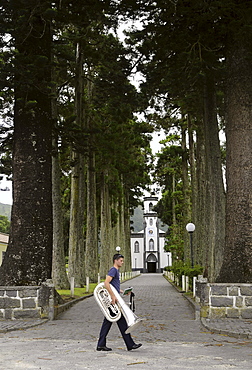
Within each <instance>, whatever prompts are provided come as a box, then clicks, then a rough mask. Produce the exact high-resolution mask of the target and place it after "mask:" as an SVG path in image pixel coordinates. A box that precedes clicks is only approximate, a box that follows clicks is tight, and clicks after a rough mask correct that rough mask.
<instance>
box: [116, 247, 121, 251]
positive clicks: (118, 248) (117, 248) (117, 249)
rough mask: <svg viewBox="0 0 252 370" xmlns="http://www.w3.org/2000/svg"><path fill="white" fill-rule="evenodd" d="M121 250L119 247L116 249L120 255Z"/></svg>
mask: <svg viewBox="0 0 252 370" xmlns="http://www.w3.org/2000/svg"><path fill="white" fill-rule="evenodd" d="M120 250H121V248H120V247H119V245H118V246H117V247H116V251H117V253H119V252H120Z"/></svg>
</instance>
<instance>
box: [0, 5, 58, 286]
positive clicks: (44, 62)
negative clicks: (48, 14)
mask: <svg viewBox="0 0 252 370" xmlns="http://www.w3.org/2000/svg"><path fill="white" fill-rule="evenodd" d="M18 3H20V4H16V3H15V8H16V9H18V10H17V13H18V14H17V19H16V20H17V22H16V30H15V32H16V35H15V36H16V37H15V42H16V50H17V52H16V60H15V65H16V74H15V105H14V150H13V207H12V216H11V231H10V242H9V246H8V248H7V251H6V255H5V258H4V261H3V264H2V267H1V269H0V284H1V285H37V284H40V283H41V282H42V281H45V280H46V279H48V278H51V269H52V245H53V222H52V158H51V155H52V111H51V98H50V89H49V87H48V86H50V83H51V31H50V23H49V22H47V21H46V20H45V19H44V17H43V12H44V11H45V10H46V9H47V8H48V7H49V4H48V3H47V2H42V4H41V6H40V7H39V8H35V9H33V7H32V8H31V7H30V5H29V4H27V5H24V2H21V1H18ZM19 11H22V12H23V14H26V16H23V17H22V18H21V17H19V16H20V14H19ZM31 14H32V15H31Z"/></svg>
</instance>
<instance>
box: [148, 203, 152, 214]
mask: <svg viewBox="0 0 252 370" xmlns="http://www.w3.org/2000/svg"><path fill="white" fill-rule="evenodd" d="M152 210H153V203H150V204H149V212H152Z"/></svg>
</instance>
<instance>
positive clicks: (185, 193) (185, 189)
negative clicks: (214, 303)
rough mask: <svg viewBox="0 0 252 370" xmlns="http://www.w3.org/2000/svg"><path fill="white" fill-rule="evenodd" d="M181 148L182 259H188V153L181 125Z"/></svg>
mask: <svg viewBox="0 0 252 370" xmlns="http://www.w3.org/2000/svg"><path fill="white" fill-rule="evenodd" d="M181 130H182V134H181V148H182V183H183V221H182V222H183V223H182V225H183V226H184V227H183V230H182V233H183V239H184V261H190V248H189V243H188V235H187V234H188V233H187V231H186V228H185V227H186V224H187V223H188V222H191V207H190V194H189V178H188V155H187V147H186V128H185V127H183V126H182V127H181Z"/></svg>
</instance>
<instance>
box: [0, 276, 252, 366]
mask: <svg viewBox="0 0 252 370" xmlns="http://www.w3.org/2000/svg"><path fill="white" fill-rule="evenodd" d="M130 285H132V286H133V287H134V292H135V294H136V314H137V316H139V317H141V318H145V320H144V321H143V325H142V326H141V327H140V328H139V329H137V330H136V332H134V333H133V337H134V340H135V342H136V343H140V342H141V343H142V344H143V346H142V347H141V348H140V349H138V350H136V351H130V352H128V351H126V348H125V345H124V342H123V340H122V338H121V336H120V333H119V330H118V328H117V325H116V324H113V325H112V329H111V331H110V333H109V336H108V341H107V345H108V346H110V347H112V348H113V351H112V352H108V353H105V352H97V351H96V350H95V348H96V344H97V338H98V335H99V330H100V326H101V323H102V320H103V315H102V313H101V311H100V309H99V307H98V306H97V304H96V302H95V300H94V297H90V298H87V299H84V300H83V301H81V302H78V303H77V304H75V305H74V306H73V307H72V308H70V309H69V310H68V311H66V312H64V313H62V314H61V315H60V316H59V317H58V319H57V320H55V321H47V322H46V323H44V324H43V325H38V326H36V327H31V328H29V329H28V328H27V327H26V328H24V330H17V331H14V332H13V331H12V332H9V331H7V332H5V333H3V332H2V333H0V346H1V351H0V369H4V370H9V369H25V370H27V369H34V370H35V369H42V370H61V369H64V368H65V369H70V368H71V369H96V370H98V369H101V370H104V369H116V368H118V369H119V368H120V369H130V368H132V367H133V368H134V367H135V368H136V369H140V370H145V369H150V368H151V369H152V370H155V369H158V370H160V369H181V370H185V369H194V370H198V369H201V370H202V369H203V370H204V369H206V370H207V369H217V370H221V369H231V368H237V369H239V370H240V369H251V366H252V341H251V340H249V339H244V338H234V337H229V336H226V335H219V334H216V333H213V332H212V331H209V330H208V329H206V328H205V327H203V326H202V324H201V322H200V321H199V320H195V319H194V316H195V312H194V309H193V307H192V306H191V304H190V303H189V302H188V301H187V300H186V298H184V297H183V295H182V294H181V293H178V292H177V290H176V289H175V288H174V287H173V286H172V285H170V284H169V283H168V282H167V280H166V279H165V278H164V277H163V276H162V275H161V274H143V275H141V276H139V277H137V278H135V279H133V280H131V281H128V282H125V283H123V284H122V287H123V288H126V287H127V286H130ZM3 323H5V328H4V330H5V331H6V330H8V328H7V326H6V322H1V324H3ZM10 324H12V327H11V328H10V329H12V330H13V329H14V327H13V323H10ZM31 324H32V322H29V323H28V324H27V325H31ZM33 324H38V322H36V323H33ZM208 324H209V323H208ZM214 324H215V325H217V326H219V327H220V326H221V325H222V323H221V322H219V323H217V322H216V323H214ZM242 325H243V324H242ZM244 325H245V326H246V327H247V330H248V331H249V332H250V333H251V331H250V330H251V329H250V327H251V325H252V324H251V323H248V322H246V323H245V322H244ZM0 327H1V326H0ZM17 329H21V327H17ZM244 330H245V329H244V327H243V328H242V334H244Z"/></svg>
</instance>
